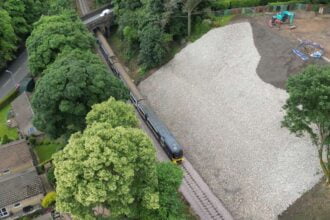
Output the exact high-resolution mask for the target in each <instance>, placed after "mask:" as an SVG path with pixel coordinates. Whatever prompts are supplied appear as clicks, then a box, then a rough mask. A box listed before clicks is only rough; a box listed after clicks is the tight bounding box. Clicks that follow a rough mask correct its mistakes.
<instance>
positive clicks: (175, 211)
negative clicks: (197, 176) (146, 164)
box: [155, 162, 185, 220]
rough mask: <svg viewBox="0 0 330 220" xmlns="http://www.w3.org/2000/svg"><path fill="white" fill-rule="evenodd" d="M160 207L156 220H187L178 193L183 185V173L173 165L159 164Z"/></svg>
mask: <svg viewBox="0 0 330 220" xmlns="http://www.w3.org/2000/svg"><path fill="white" fill-rule="evenodd" d="M157 176H158V190H159V205H160V208H159V210H158V216H157V218H155V219H160V220H168V219H173V220H174V219H176V220H180V219H182V220H183V219H185V218H184V215H183V213H184V212H183V203H182V200H181V198H180V194H179V193H178V189H179V187H180V185H181V183H182V178H183V172H182V170H181V169H180V167H178V166H177V165H174V164H173V163H170V162H168V163H159V164H157Z"/></svg>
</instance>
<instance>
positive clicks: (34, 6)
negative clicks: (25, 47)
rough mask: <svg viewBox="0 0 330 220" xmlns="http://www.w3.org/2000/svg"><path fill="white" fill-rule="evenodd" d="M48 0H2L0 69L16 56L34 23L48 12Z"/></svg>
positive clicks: (0, 6)
mask: <svg viewBox="0 0 330 220" xmlns="http://www.w3.org/2000/svg"><path fill="white" fill-rule="evenodd" d="M47 5H48V1H40V0H2V1H0V18H1V19H0V70H1V69H3V68H4V67H5V66H6V65H7V63H8V61H11V60H13V59H14V57H15V52H16V50H17V48H18V47H19V46H20V44H22V43H23V42H24V40H25V38H26V37H27V35H28V33H29V32H30V31H31V29H32V24H33V23H34V22H35V21H37V20H38V18H39V17H40V15H41V14H43V13H46V11H47V8H48V7H47Z"/></svg>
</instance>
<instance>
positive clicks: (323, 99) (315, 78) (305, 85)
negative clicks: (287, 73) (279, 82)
mask: <svg viewBox="0 0 330 220" xmlns="http://www.w3.org/2000/svg"><path fill="white" fill-rule="evenodd" d="M287 91H288V93H289V98H288V100H287V101H286V104H285V105H284V107H283V108H284V110H285V111H286V114H285V116H284V120H283V122H282V124H283V126H285V127H287V128H288V129H289V130H290V131H291V132H292V133H294V134H296V135H297V136H303V135H305V134H308V135H309V136H310V138H311V140H312V142H313V144H314V145H315V146H316V147H317V150H318V155H319V159H320V164H321V167H322V170H323V172H324V174H325V176H326V179H327V183H328V184H329V183H330V66H310V67H308V68H306V69H305V70H304V71H303V72H302V73H301V74H298V75H295V76H292V77H290V78H289V81H288V84H287Z"/></svg>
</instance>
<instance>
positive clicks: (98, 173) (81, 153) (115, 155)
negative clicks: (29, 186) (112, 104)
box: [53, 123, 159, 219]
mask: <svg viewBox="0 0 330 220" xmlns="http://www.w3.org/2000/svg"><path fill="white" fill-rule="evenodd" d="M53 158H54V160H53V162H54V165H55V177H56V180H57V187H56V192H57V199H56V209H57V210H58V211H61V212H69V213H71V214H72V215H73V216H74V217H76V218H78V219H95V215H94V213H93V211H92V209H93V208H95V207H96V206H102V207H104V208H107V209H108V210H110V213H111V216H112V217H120V216H121V217H123V216H127V217H132V218H136V219H141V218H140V216H141V215H143V213H144V212H148V210H156V209H158V208H159V196H158V192H157V189H156V188H157V174H156V157H155V149H154V148H153V146H152V143H151V141H150V140H149V138H148V137H147V136H146V135H145V134H144V133H143V132H141V131H140V130H139V129H135V128H123V127H117V128H112V126H111V125H110V124H107V123H94V124H93V125H91V126H89V127H87V128H86V130H85V131H84V132H83V133H80V132H79V133H75V134H73V135H72V136H71V138H70V140H69V143H68V145H67V146H66V147H65V148H64V150H63V151H61V152H59V153H57V154H55V156H54V157H53Z"/></svg>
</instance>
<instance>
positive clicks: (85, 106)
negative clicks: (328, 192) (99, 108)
mask: <svg viewBox="0 0 330 220" xmlns="http://www.w3.org/2000/svg"><path fill="white" fill-rule="evenodd" d="M110 96H113V97H114V98H116V99H122V100H125V99H127V98H128V97H129V93H128V90H127V89H126V88H125V87H124V84H123V83H122V82H121V81H119V80H118V79H117V78H115V77H114V76H113V75H112V74H111V73H109V72H108V70H107V69H106V67H105V65H104V64H103V63H102V62H101V60H100V58H99V57H98V56H97V55H95V54H93V53H91V52H90V51H84V50H78V49H76V50H72V51H64V52H63V53H62V54H60V55H59V56H58V58H57V59H56V61H55V62H54V63H53V64H51V65H49V66H48V68H47V69H46V70H45V72H44V76H43V77H42V78H41V79H40V80H39V81H38V82H37V84H36V90H35V93H34V94H33V97H32V102H31V104H32V108H33V110H34V113H35V115H34V118H33V123H34V125H35V126H36V127H37V128H38V129H39V130H40V131H44V132H45V133H47V134H49V135H50V136H52V137H59V136H61V135H69V134H71V133H73V132H76V131H79V130H82V129H83V128H84V127H85V116H86V114H87V113H88V112H89V111H90V109H91V106H92V105H94V104H96V103H99V102H102V101H105V100H107V99H108V98H109V97H110Z"/></svg>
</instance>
